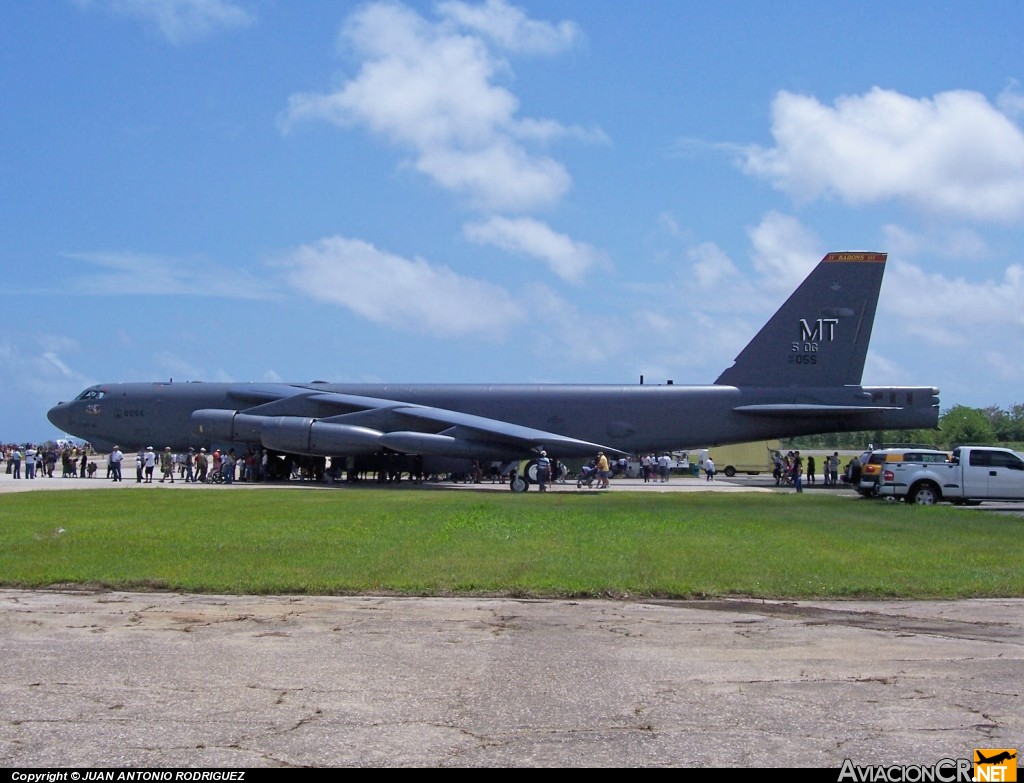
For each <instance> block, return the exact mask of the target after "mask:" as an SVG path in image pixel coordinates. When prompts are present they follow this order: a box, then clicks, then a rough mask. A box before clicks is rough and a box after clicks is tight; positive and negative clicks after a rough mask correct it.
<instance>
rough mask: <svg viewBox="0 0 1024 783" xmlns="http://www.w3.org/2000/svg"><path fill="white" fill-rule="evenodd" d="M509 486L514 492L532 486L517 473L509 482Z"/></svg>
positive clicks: (524, 490) (522, 490)
mask: <svg viewBox="0 0 1024 783" xmlns="http://www.w3.org/2000/svg"><path fill="white" fill-rule="evenodd" d="M508 488H509V489H511V490H512V491H513V492H526V490H528V489H529V488H530V482H529V481H527V480H526V478H525V477H523V476H520V475H519V474H518V473H517V474H516V475H514V476H513V477H512V478H511V480H510V481H509V482H508Z"/></svg>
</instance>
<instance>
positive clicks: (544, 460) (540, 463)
mask: <svg viewBox="0 0 1024 783" xmlns="http://www.w3.org/2000/svg"><path fill="white" fill-rule="evenodd" d="M550 478H551V460H549V459H548V453H547V452H546V451H544V449H541V451H540V458H539V459H538V460H537V484H538V485H539V486H540V491H541V492H547V491H548V480H549V479H550Z"/></svg>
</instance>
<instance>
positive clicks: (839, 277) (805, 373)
mask: <svg viewBox="0 0 1024 783" xmlns="http://www.w3.org/2000/svg"><path fill="white" fill-rule="evenodd" d="M886 257H887V254H885V253H829V254H827V255H826V256H825V257H824V258H823V259H821V261H820V262H819V263H818V265H817V266H816V267H815V268H814V270H813V271H812V272H811V273H810V274H809V275H808V276H807V278H806V279H805V280H804V281H803V283H801V284H800V287H799V288H797V289H796V291H794V292H793V294H792V295H791V296H790V297H789V299H787V300H786V302H785V304H783V305H782V307H780V308H779V309H778V311H777V312H776V313H775V315H773V316H772V317H771V319H770V320H769V321H768V323H766V324H765V325H764V326H763V327H762V328H761V331H759V332H758V333H757V335H756V336H755V337H754V339H753V340H751V341H750V342H749V343H748V344H747V347H746V348H744V349H743V350H742V351H741V352H740V355H739V356H737V357H736V361H735V363H734V364H733V366H732V367H730V368H729V369H727V370H726V371H725V372H723V373H722V374H721V375H720V376H719V377H718V380H717V381H715V383H716V384H719V385H725V386H814V387H824V386H847V385H857V384H859V383H860V382H861V375H862V374H863V372H864V359H865V358H866V356H867V352H868V342H869V341H870V339H871V327H872V324H873V323H874V320H875V307H876V305H877V304H878V292H879V291H880V290H881V287H882V274H883V272H884V271H885V260H886Z"/></svg>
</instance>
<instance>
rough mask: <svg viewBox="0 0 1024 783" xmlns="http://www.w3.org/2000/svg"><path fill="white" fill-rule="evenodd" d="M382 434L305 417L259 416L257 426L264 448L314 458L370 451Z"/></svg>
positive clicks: (375, 446) (376, 445)
mask: <svg viewBox="0 0 1024 783" xmlns="http://www.w3.org/2000/svg"><path fill="white" fill-rule="evenodd" d="M382 434H383V433H381V432H380V431H379V430H374V429H370V428H369V427H356V426H353V425H351V424H331V423H329V422H324V421H320V420H318V419H312V418H309V417H308V416H266V417H262V425H261V429H260V437H261V442H262V443H263V446H264V447H265V448H268V449H272V450H273V451H283V452H286V453H288V454H308V455H311V456H316V457H333V456H340V455H346V456H355V455H357V454H373V453H374V452H377V451H380V449H381V445H380V442H379V441H380V437H381V435H382Z"/></svg>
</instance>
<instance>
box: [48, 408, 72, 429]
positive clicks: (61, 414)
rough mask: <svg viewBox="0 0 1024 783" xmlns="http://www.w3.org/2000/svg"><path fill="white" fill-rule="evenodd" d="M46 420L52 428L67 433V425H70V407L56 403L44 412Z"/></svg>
mask: <svg viewBox="0 0 1024 783" xmlns="http://www.w3.org/2000/svg"><path fill="white" fill-rule="evenodd" d="M46 418H48V419H49V420H50V423H51V424H52V425H53V426H54V427H56V428H57V429H59V430H62V431H63V432H67V431H68V425H70V424H71V410H70V406H69V405H68V403H66V402H58V403H57V404H56V405H54V406H53V407H52V408H50V410H48V411H47V412H46Z"/></svg>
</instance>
